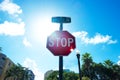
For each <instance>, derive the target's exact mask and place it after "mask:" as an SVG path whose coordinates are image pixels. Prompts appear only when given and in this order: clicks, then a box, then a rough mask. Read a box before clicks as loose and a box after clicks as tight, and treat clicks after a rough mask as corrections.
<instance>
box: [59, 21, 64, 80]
mask: <svg viewBox="0 0 120 80" xmlns="http://www.w3.org/2000/svg"><path fill="white" fill-rule="evenodd" d="M59 30H60V31H62V30H63V23H60V28H59ZM59 80H63V56H59Z"/></svg>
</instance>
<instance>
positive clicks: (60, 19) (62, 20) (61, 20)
mask: <svg viewBox="0 0 120 80" xmlns="http://www.w3.org/2000/svg"><path fill="white" fill-rule="evenodd" d="M52 22H54V23H59V24H60V27H59V31H61V32H63V23H70V22H71V18H70V17H52ZM67 34H68V33H67ZM69 36H71V35H69ZM74 40H75V38H74V37H72V40H71V38H70V39H69V44H70V43H73V41H74ZM71 41H72V42H71ZM49 42H50V41H49V39H48V43H49ZM50 43H51V42H50ZM74 43H75V42H74ZM52 45H54V44H52ZM50 46H51V45H50ZM50 46H49V45H47V48H48V49H50V50H51V47H50ZM75 47H76V46H75V44H73V48H75ZM61 50H63V49H61ZM59 80H63V55H59Z"/></svg>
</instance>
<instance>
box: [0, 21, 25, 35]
mask: <svg viewBox="0 0 120 80" xmlns="http://www.w3.org/2000/svg"><path fill="white" fill-rule="evenodd" d="M24 26H25V24H24V22H20V23H14V22H8V21H5V22H4V23H3V24H0V34H4V35H9V36H18V35H24V33H25V29H24Z"/></svg>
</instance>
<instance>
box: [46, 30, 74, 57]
mask: <svg viewBox="0 0 120 80" xmlns="http://www.w3.org/2000/svg"><path fill="white" fill-rule="evenodd" d="M46 47H47V48H48V49H49V50H50V51H51V52H52V53H53V54H54V55H55V56H67V55H69V54H70V52H71V50H73V49H75V48H76V44H75V37H74V36H73V35H72V34H70V33H69V32H67V31H55V32H53V33H52V34H51V35H50V36H49V37H48V38H47V46H46Z"/></svg>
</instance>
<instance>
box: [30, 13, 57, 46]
mask: <svg viewBox="0 0 120 80" xmlns="http://www.w3.org/2000/svg"><path fill="white" fill-rule="evenodd" d="M51 18H52V16H49V15H44V16H39V17H38V16H36V20H35V21H33V22H32V23H33V24H34V27H33V28H32V36H33V38H34V40H35V41H36V42H41V43H42V44H43V45H45V44H46V39H47V37H48V36H49V35H50V34H51V33H52V32H54V31H55V30H58V29H59V24H56V23H52V22H51Z"/></svg>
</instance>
